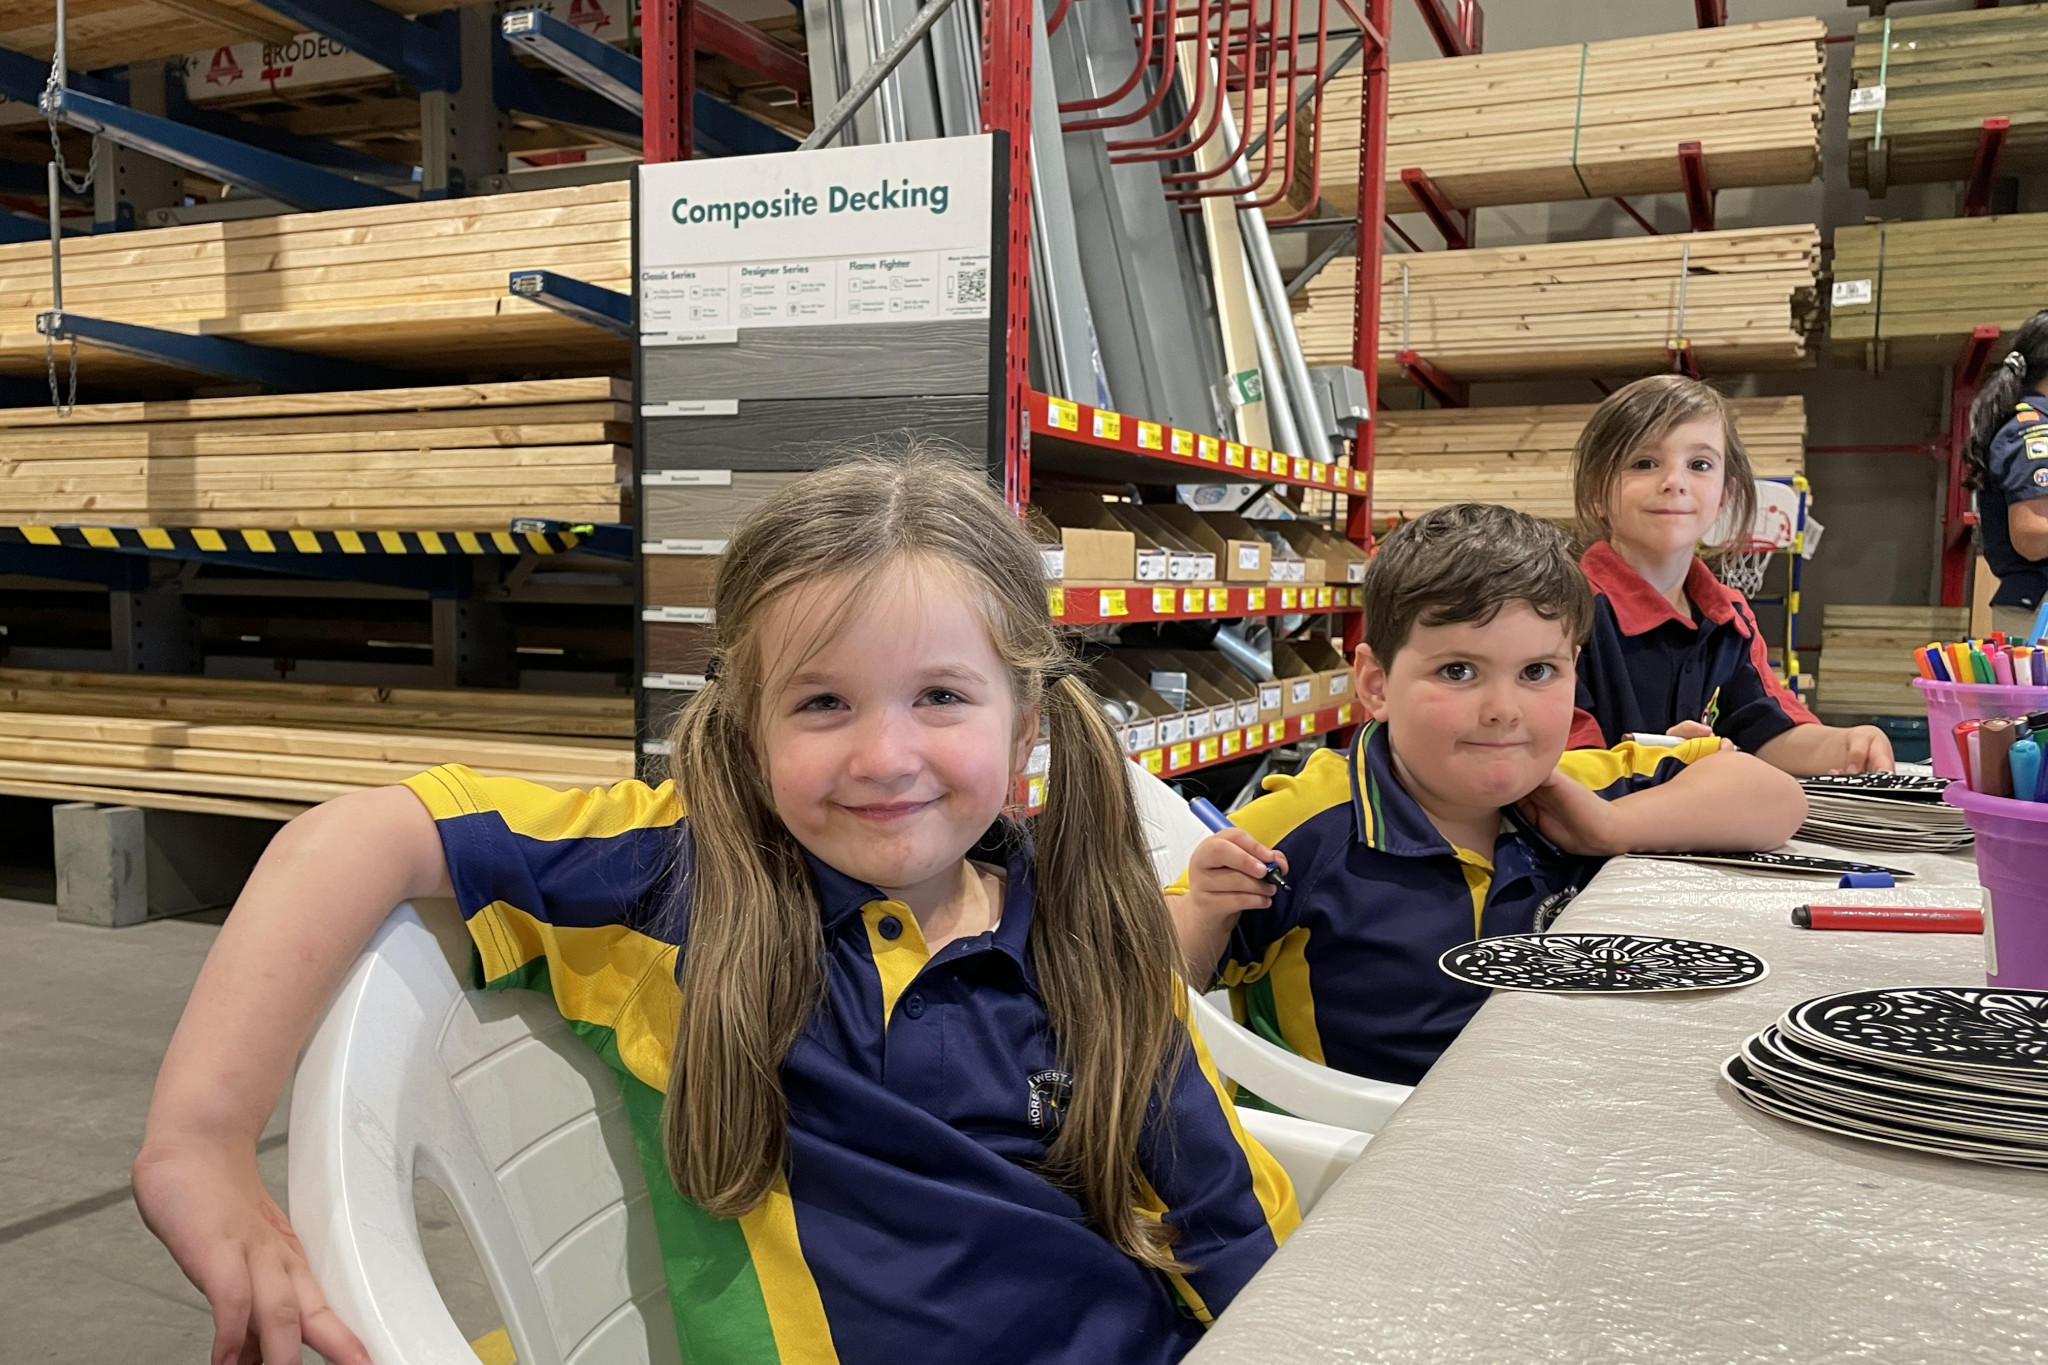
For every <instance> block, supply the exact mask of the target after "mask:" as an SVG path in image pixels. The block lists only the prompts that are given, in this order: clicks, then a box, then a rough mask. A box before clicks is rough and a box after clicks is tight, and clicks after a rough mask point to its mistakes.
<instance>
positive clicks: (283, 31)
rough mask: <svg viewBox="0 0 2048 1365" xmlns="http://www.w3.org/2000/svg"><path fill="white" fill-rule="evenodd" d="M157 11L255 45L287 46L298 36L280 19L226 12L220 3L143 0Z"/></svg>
mask: <svg viewBox="0 0 2048 1365" xmlns="http://www.w3.org/2000/svg"><path fill="white" fill-rule="evenodd" d="M147 2H148V3H149V4H152V5H156V6H158V7H159V8H161V9H168V10H175V11H177V12H178V13H179V14H182V15H184V16H185V17H187V18H188V19H197V20H199V21H200V22H201V23H203V24H211V25H213V27H215V28H218V29H222V30H225V31H226V32H228V33H232V34H234V35H235V36H236V37H238V38H249V39H253V40H254V41H256V42H259V43H288V42H290V41H291V40H292V39H294V38H296V37H298V36H299V30H298V29H297V28H294V27H293V26H292V25H290V24H286V23H284V22H282V21H281V20H277V19H271V18H268V17H266V16H264V15H261V14H251V13H249V12H247V11H246V10H238V9H230V8H229V7H228V6H226V5H223V4H221V3H220V0H147Z"/></svg>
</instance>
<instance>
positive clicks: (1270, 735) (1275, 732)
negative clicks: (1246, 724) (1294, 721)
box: [1266, 720, 1287, 744]
mask: <svg viewBox="0 0 2048 1365" xmlns="http://www.w3.org/2000/svg"><path fill="white" fill-rule="evenodd" d="M1286 738H1287V722H1286V721H1284V720H1269V721H1267V722H1266V743H1268V744H1278V743H1280V741H1282V740H1284V739H1286Z"/></svg>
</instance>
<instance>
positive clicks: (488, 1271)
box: [290, 905, 681, 1365]
mask: <svg viewBox="0 0 2048 1365" xmlns="http://www.w3.org/2000/svg"><path fill="white" fill-rule="evenodd" d="M417 1176H424V1177H426V1178H428V1179H430V1180H432V1181H433V1182H434V1183H435V1184H436V1185H439V1186H440V1187H441V1189H443V1190H444V1191H446V1193H447V1195H448V1197H449V1200H450V1201H451V1202H452V1203H453V1204H454V1206H455V1209H456V1212H457V1214H458V1215H459V1216H460V1218H461V1220H462V1224H463V1226H464V1228H465V1229H466V1230H467V1231H468V1233H469V1235H470V1241H471V1244H472V1245H473V1246H474V1247H475V1248H476V1253H477V1259H478V1260H479V1261H480V1262H482V1265H483V1270H484V1276H485V1279H486V1280H487V1281H488V1282H489V1284H490V1286H491V1289H492V1291H493V1293H495V1295H496V1296H497V1301H498V1304H499V1306H500V1307H501V1308H502V1309H503V1310H504V1313H505V1317H506V1322H505V1328H506V1331H507V1332H508V1333H509V1334H510V1336H511V1338H512V1346H513V1349H514V1351H515V1352H516V1353H517V1355H518V1358H519V1361H520V1365H600V1362H601V1363H602V1365H612V1362H628V1363H629V1365H641V1363H642V1362H644V1363H645V1365H657V1363H658V1365H669V1363H670V1362H678V1363H679V1362H680V1360H681V1353H680V1352H679V1350H678V1349H677V1346H676V1336H675V1321H674V1318H673V1316H672V1315H671V1312H670V1309H669V1300H668V1287H667V1283H666V1281H665V1279H664V1278H663V1274H662V1263H661V1253H660V1249H659V1247H658V1245H657V1243H656V1241H655V1234H654V1222H653V1215H652V1213H651V1212H650V1210H649V1207H648V1202H647V1186H646V1183H645V1181H644V1179H643V1178H642V1176H641V1172H640V1162H639V1157H638V1156H637V1154H636V1152H635V1150H634V1146H633V1138H632V1133H631V1130H630V1129H629V1128H628V1126H627V1122H626V1115H625V1112H624V1107H623V1104H622V1102H621V1100H620V1096H619V1087H618V1082H617V1080H616V1078H615V1077H614V1076H613V1075H612V1073H611V1071H610V1069H609V1068H608V1067H607V1066H606V1065H605V1064H604V1063H603V1062H602V1061H601V1060H599V1058H598V1057H597V1055H596V1054H595V1053H593V1052H592V1051H591V1050H590V1049H589V1048H588V1047H587V1046H585V1045H584V1043H583V1042H582V1041H581V1040H580V1039H578V1038H576V1037H575V1036H574V1035H573V1034H571V1033H570V1032H569V1029H568V1027H567V1025H565V1024H564V1023H563V1022H562V1020H561V1017H560V1015H559V1014H558V1013H557V1012H556V1010H555V1005H554V1002H553V1001H551V1000H549V999H548V998H546V997H545V996H542V995H537V994H535V993H533V992H529V991H504V992H491V993H488V994H487V993H482V992H475V993H469V992H464V991H463V990H462V989H461V988H460V987H458V986H457V984H456V981H455V976H454V974H453V973H452V972H450V971H449V969H448V963H447V960H446V959H445V958H444V957H442V955H441V949H440V947H439V945H438V944H437V943H436V941H435V939H434V936H433V935H432V933H430V932H429V931H428V930H427V928H426V926H425V925H424V924H422V923H421V922H420V919H419V917H418V915H417V914H415V913H414V911H413V909H412V907H411V906H410V905H401V906H399V907H398V909H397V910H396V911H394V912H393V913H392V916H391V918H390V919H389V920H387V921H386V922H385V924H384V926H383V927H382V928H381V929H379V930H378V931H377V935H376V937H375V938H373V939H372V940H371V942H370V945H369V947H368V948H367V949H365V950H364V952H363V955H362V957H361V958H359V959H358V960H357V961H356V964H355V966H354V967H353V968H351V969H350V971H349V974H348V977H347V979H346V980H345V981H344V982H343V983H342V986H341V990H340V992H339V993H338V994H337V995H336V996H335V998H334V1001H333V1003H331V1004H330V1005H329V1006H328V1007H327V1012H326V1014H325V1016H324V1017H323V1018H322V1019H321V1021H320V1026H319V1028H318V1029H317V1030H316V1031H315V1033H314V1035H313V1040H312V1043H311V1044H310V1045H309V1046H308V1047H307V1049H306V1055H305V1057H304V1059H303V1060H302V1061H301V1062H300V1064H299V1071H298V1079H297V1081H296V1082H295V1083H294V1088H293V1091H292V1115H291V1151H290V1202H291V1217H292V1224H293V1226H294V1227H295V1228H296V1229H297V1230H298V1233H299V1238H300V1240H301V1241H302V1242H303V1243H304V1245H305V1248H306V1259H307V1261H308V1262H309V1263H310V1265H311V1266H312V1270H313V1273H314V1275H315V1277H317V1278H318V1280H319V1281H320V1286H321V1288H322V1289H323V1290H324V1291H325V1292H326V1294H327V1297H328V1300H329V1302H330V1303H331V1304H332V1305H333V1307H334V1310H335V1312H336V1313H337V1314H339V1315H340V1317H341V1319H342V1321H343V1322H345V1323H347V1324H348V1326H349V1327H350V1328H351V1329H353V1330H354V1331H355V1332H356V1334H357V1335H358V1336H359V1337H361V1338H362V1340H363V1344H364V1345H365V1346H366V1347H367V1348H368V1349H369V1352H370V1356H371V1358H372V1359H373V1360H375V1361H376V1362H377V1365H476V1360H477V1357H476V1353H475V1352H474V1351H472V1350H471V1349H470V1345H469V1342H468V1341H466V1340H465V1339H464V1337H463V1334H462V1332H461V1331H460V1330H459V1329H458V1328H457V1327H456V1325H455V1320H454V1318H453V1317H451V1316H450V1315H449V1312H448V1309H447V1307H446V1305H445V1304H443V1303H442V1301H441V1296H440V1294H439V1292H438V1291H437V1290H436V1289H435V1287H434V1281H433V1278H432V1276H431V1275H430V1274H429V1273H428V1270H427V1262H426V1256H425V1253H424V1252H423V1250H422V1249H421V1245H420V1235H419V1223H418V1220H417V1218H416V1216H415V1214H414V1211H413V1180H414V1178H415V1177H417Z"/></svg>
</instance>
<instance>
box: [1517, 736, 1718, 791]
mask: <svg viewBox="0 0 2048 1365" xmlns="http://www.w3.org/2000/svg"><path fill="white" fill-rule="evenodd" d="M1719 752H1721V739H1720V736H1718V735H1703V736H1701V737H1700V738H1699V739H1688V740H1686V741H1684V742H1683V743H1681V744H1678V745H1675V746H1673V747H1671V748H1664V747H1662V746H1659V745H1654V744H1638V743H1636V742H1635V741H1634V740H1632V739H1629V740H1623V741H1622V742H1621V743H1619V744H1617V745H1615V746H1614V747H1613V748H1612V749H1568V750H1566V751H1565V755H1564V757H1562V758H1560V759H1559V760H1558V761H1557V766H1558V769H1559V770H1560V771H1561V772H1563V773H1564V775H1565V776H1566V777H1569V778H1570V779H1572V781H1574V782H1576V783H1578V784H1579V785H1580V786H1582V787H1587V788H1590V789H1591V790H1593V791H1596V792H1597V791H1605V790H1607V788H1609V787H1611V786H1613V785H1614V784H1615V783H1617V782H1620V781H1622V780H1623V779H1625V778H1630V777H1654V776H1656V773H1657V765H1658V764H1660V763H1663V762H1664V761H1665V760H1667V759H1675V760H1677V761H1678V762H1679V763H1682V764H1692V763H1696V762H1698V761H1699V760H1700V759H1703V758H1705V757H1706V756H1707V755H1708V754H1717V753H1719Z"/></svg>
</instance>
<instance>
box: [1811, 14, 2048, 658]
mask: <svg viewBox="0 0 2048 1365" xmlns="http://www.w3.org/2000/svg"><path fill="white" fill-rule="evenodd" d="M1984 12H1985V13H1987V14H1991V13H1997V12H1998V11H1995V10H1986V11H1984ZM2043 259H2048V213H2014V214H2002V215H1999V216H1995V217H1987V218H1933V219H1928V220H1927V221H1925V222H1918V223H1866V224H1862V225H1859V226H1856V227H1841V228H1837V229H1835V274H1834V290H1833V306H1832V307H1831V308H1830V309H1829V310H1828V335H1829V338H1830V339H1831V340H1832V341H1833V342H1834V355H1835V362H1836V363H1837V364H1839V365H1851V366H1858V365H1860V366H1862V367H1863V368H1865V369H1868V370H1870V371H1872V372H1873V373H1876V372H1880V371H1882V370H1884V369H1885V368H1887V367H1888V366H1892V365H1946V364H1949V363H1951V362H1953V361H1954V360H1956V359H1957V358H1958V357H1959V356H1960V355H1961V354H1962V350H1963V346H1964V344H1965V343H1967V342H1968V341H1969V339H1970V333H1971V332H1972V331H1973V330H1974V329H1976V328H1978V327H1980V326H1985V325H1987V324H1989V325H1995V326H1997V327H1998V328H2000V329H2001V330H2002V331H2003V332H2005V333H2007V334H2008V335H2009V334H2010V333H2012V332H2014V331H2016V330H2017V329H2018V328H2019V325H2020V324H2021V323H2023V322H2025V321H2026V320H2027V319H2028V318H2029V317H2032V316H2033V314H2034V312H2035V310H2037V309H2039V308H2040V307H2041V306H2042V304H2043V302H2044V299H2043V297H2042V289H2041V264H2040V263H2041V261H2042V260H2043ZM1921 643H1922V644H1925V643H1926V641H1925V640H1923V641H1921Z"/></svg>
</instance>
